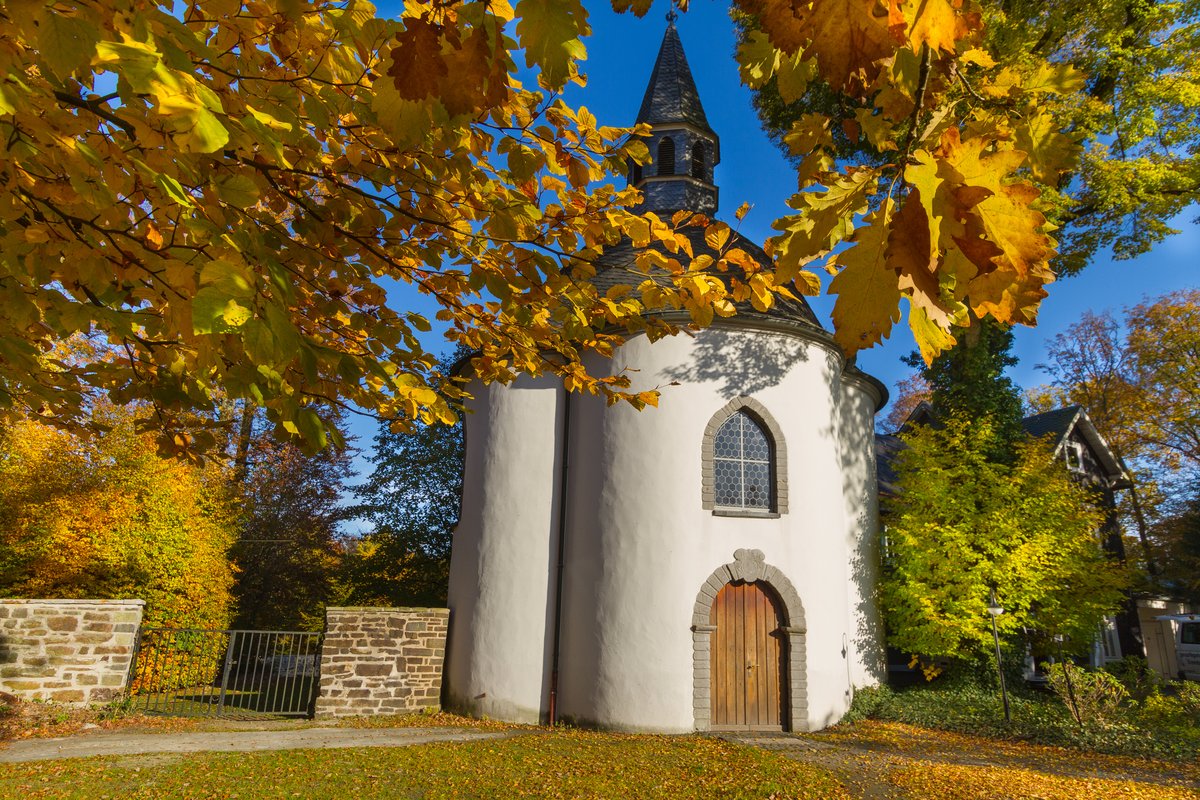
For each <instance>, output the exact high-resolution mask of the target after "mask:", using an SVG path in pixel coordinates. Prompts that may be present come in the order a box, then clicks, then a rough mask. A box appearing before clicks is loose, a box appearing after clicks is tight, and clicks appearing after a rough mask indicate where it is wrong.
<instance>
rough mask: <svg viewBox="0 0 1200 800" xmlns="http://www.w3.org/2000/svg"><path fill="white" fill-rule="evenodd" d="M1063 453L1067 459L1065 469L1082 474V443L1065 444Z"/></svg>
mask: <svg viewBox="0 0 1200 800" xmlns="http://www.w3.org/2000/svg"><path fill="white" fill-rule="evenodd" d="M1065 451H1066V457H1067V469H1069V470H1070V471H1071V472H1083V471H1084V463H1083V443H1082V442H1067V446H1066V448H1065Z"/></svg>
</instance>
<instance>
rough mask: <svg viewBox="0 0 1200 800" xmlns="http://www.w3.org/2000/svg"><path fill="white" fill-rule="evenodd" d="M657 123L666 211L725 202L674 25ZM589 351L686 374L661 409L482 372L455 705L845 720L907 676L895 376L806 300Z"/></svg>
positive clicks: (646, 373)
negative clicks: (881, 375) (894, 648)
mask: <svg viewBox="0 0 1200 800" xmlns="http://www.w3.org/2000/svg"><path fill="white" fill-rule="evenodd" d="M637 121H638V122H644V123H648V124H649V125H650V126H651V129H652V131H653V133H652V136H651V138H650V139H649V140H648V142H647V144H648V145H649V147H650V152H651V154H652V155H653V156H654V161H653V163H651V164H649V165H646V166H645V167H633V168H631V170H630V174H629V179H630V181H631V182H632V183H634V184H635V185H636V186H637V187H638V188H640V189H641V190H642V192H643V193H644V197H645V202H644V207H645V208H646V209H649V210H652V211H655V212H657V213H659V214H660V215H665V216H668V217H669V216H670V215H671V214H672V213H673V212H675V211H678V210H683V209H687V210H693V211H699V212H704V213H706V214H710V215H712V214H715V213H716V211H717V199H718V192H717V187H716V185H715V184H714V183H713V168H714V166H715V165H716V164H717V163H718V162H719V161H720V158H721V150H720V140H719V138H718V136H717V134H716V133H715V132H714V131H713V130H712V128H711V127H710V126H709V123H708V120H707V118H706V116H705V113H704V108H703V107H702V105H701V103H700V97H699V93H698V92H697V89H696V85H695V82H694V80H693V78H692V74H691V70H690V69H689V67H688V63H687V59H686V58H685V56H684V51H683V45H682V43H681V41H680V38H679V34H678V32H677V30H676V29H675V26H674V24H673V23H672V24H670V25H669V26H668V28H667V30H666V34H665V35H664V37H663V41H662V46H661V48H660V50H659V53H658V59H657V62H656V63H655V65H654V70H653V72H652V74H651V76H650V83H649V86H648V87H647V88H646V93H645V98H644V99H643V101H642V105H641V109H640V111H639V113H638V117H637ZM695 230H696V235H695V239H696V241H695V242H694V245H695V251H696V253H697V254H699V253H701V252H704V251H705V250H706V249H707V248H706V246H705V244H704V240H703V235H702V233H703V232H702V231H701V230H700V229H698V228H697V229H695ZM735 236H736V234H735ZM739 238H740V237H739ZM736 245H737V246H738V247H741V248H742V249H744V250H745V251H746V252H748V253H751V254H752V255H753V256H754V257H756V258H758V259H761V260H762V261H763V262H764V263H765V262H766V261H767V260H768V257H767V256H766V255H765V254H764V253H763V252H762V250H761V249H760V248H758V247H757V246H755V245H754V244H753V243H752V242H750V241H749V240H746V239H741V240H740V241H737V242H736ZM631 269H633V251H632V249H631V248H630V246H629V245H628V244H626V245H624V246H622V247H617V248H613V249H610V250H609V251H607V252H606V253H605V255H604V257H603V259H602V262H601V267H600V271H599V275H598V277H597V281H598V282H599V283H600V284H601V285H605V284H606V283H607V284H608V285H612V284H617V283H630V282H632V283H634V284H635V285H636V284H637V283H638V282H640V278H638V277H637V276H636V275H633V274H631V273H630V272H629V270H631ZM588 367H589V369H591V370H592V371H593V373H594V374H604V373H606V372H608V373H614V374H615V373H617V372H621V371H625V370H632V374H633V375H634V376H635V377H634V381H635V387H634V388H649V387H653V386H658V385H664V384H669V383H672V382H677V383H678V384H679V385H677V386H673V387H671V388H670V389H668V390H667V391H666V392H665V393H664V395H663V398H662V402H661V406H660V407H659V408H658V409H647V410H645V411H640V412H639V411H636V410H634V409H632V408H630V407H627V406H626V405H624V404H619V405H617V406H613V407H611V408H610V407H607V406H606V405H605V403H604V401H603V400H602V399H600V398H595V397H591V396H580V395H572V394H571V393H568V392H566V391H564V389H563V386H562V383H561V381H558V380H557V379H555V378H553V377H544V378H538V379H532V378H527V377H526V378H522V379H519V380H517V381H516V382H514V383H513V384H511V385H508V386H500V385H491V386H484V385H483V384H482V383H481V382H479V381H474V382H472V383H471V384H470V386H469V387H468V388H469V390H470V392H471V393H472V394H473V395H474V400H473V401H472V402H471V403H470V410H471V412H473V413H470V414H468V415H467V416H466V421H465V426H466V464H465V480H464V488H463V502H462V514H461V519H460V522H459V525H458V528H457V530H456V531H455V534H454V544H453V555H452V559H451V569H450V590H449V607H450V613H451V618H450V636H449V642H448V645H447V653H446V659H447V660H446V671H445V683H446V688H445V697H446V704H447V706H448V707H450V708H454V709H456V710H460V711H464V712H467V713H470V714H474V715H476V716H484V715H486V716H488V717H492V718H496V719H502V720H511V721H514V722H530V723H533V722H539V721H541V722H544V721H546V720H547V719H559V720H562V719H566V720H572V721H574V722H576V723H578V724H582V725H593V726H598V727H602V728H610V729H617V730H627V731H658V732H689V731H695V730H719V729H744V730H793V731H807V730H815V729H819V728H823V727H825V726H827V725H830V724H833V723H834V722H836V721H837V720H838V719H839V718H840V717H841V716H842V714H843V713H844V712H845V711H846V709H847V708H848V707H849V705H850V701H851V699H852V697H853V693H854V691H855V689H856V688H858V687H862V686H868V685H873V684H876V683H878V682H879V681H880V680H882V678H883V631H882V626H881V623H880V619H879V615H878V612H877V609H876V607H875V601H874V589H875V585H876V580H877V573H878V553H877V546H878V539H879V515H878V508H877V499H876V495H877V492H876V477H875V462H874V436H873V428H874V417H875V413H876V411H877V410H878V409H879V408H880V407H881V406H882V405H883V403H884V402H885V401H886V391H885V389H884V387H883V386H882V385H881V384H880V383H879V382H878V381H876V380H875V379H874V378H871V377H870V376H868V375H866V374H864V373H863V372H861V371H859V370H857V369H856V368H855V367H854V366H853V365H851V364H849V363H847V361H846V359H845V358H844V357H843V355H842V353H841V351H840V350H839V349H838V347H837V346H836V345H835V344H834V342H833V339H832V337H831V335H830V334H829V333H828V332H827V331H826V330H824V329H823V328H822V326H821V324H820V322H819V321H818V320H817V318H816V317H815V316H814V314H813V312H812V310H811V309H810V308H809V307H808V305H807V304H806V303H804V302H803V300H801V301H800V302H798V303H792V302H785V303H782V304H780V305H777V306H776V307H775V308H773V309H772V310H771V311H770V312H769V313H766V314H762V313H757V312H755V311H753V309H750V308H749V307H748V306H747V308H745V309H741V308H739V312H738V314H737V315H736V316H735V317H732V318H728V319H720V318H718V319H717V320H716V321H715V322H714V323H713V325H712V326H711V327H710V328H708V329H706V330H704V331H702V332H701V333H699V334H698V335H696V336H695V337H690V336H684V335H679V336H675V337H668V338H666V339H663V340H660V341H657V342H654V343H651V342H649V341H647V339H646V337H644V336H634V337H632V338H630V339H629V340H628V341H627V342H626V343H625V344H624V345H623V346H622V347H621V348H620V349H619V350H618V351H617V352H616V354H615V355H614V357H613V358H612V359H611V360H603V359H596V360H595V362H594V363H589V364H588Z"/></svg>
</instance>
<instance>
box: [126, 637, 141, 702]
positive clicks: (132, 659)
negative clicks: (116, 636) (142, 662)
mask: <svg viewBox="0 0 1200 800" xmlns="http://www.w3.org/2000/svg"><path fill="white" fill-rule="evenodd" d="M141 649H142V626H140V625H139V626H138V629H137V631H136V632H135V633H134V634H133V651H132V652H131V653H130V655H129V674H128V675H127V676H126V681H125V696H124V697H123V698H122V699H123V700H126V701H132V700H133V685H134V682H135V681H137V668H138V655H139V654H140V653H141ZM129 705H133V703H132V702H130V703H129Z"/></svg>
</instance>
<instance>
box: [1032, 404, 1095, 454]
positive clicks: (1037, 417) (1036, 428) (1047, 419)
mask: <svg viewBox="0 0 1200 800" xmlns="http://www.w3.org/2000/svg"><path fill="white" fill-rule="evenodd" d="M1080 411H1083V406H1078V405H1075V406H1066V407H1065V408H1056V409H1054V410H1053V411H1044V412H1042V413H1041V414H1034V415H1033V416H1031V417H1026V418H1025V419H1023V420H1021V427H1022V428H1024V429H1025V432H1026V433H1028V434H1029V435H1030V436H1033V437H1035V438H1039V439H1040V438H1041V437H1043V436H1051V437H1053V439H1052V441H1053V443H1054V444H1055V445H1057V444H1058V443H1059V442H1061V441H1062V440H1063V438H1064V437H1066V436H1067V434H1069V433H1070V432H1071V428H1073V427H1074V426H1075V420H1076V419H1077V418H1078V417H1079V412H1080Z"/></svg>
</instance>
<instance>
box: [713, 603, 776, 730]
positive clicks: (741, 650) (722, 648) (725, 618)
mask: <svg viewBox="0 0 1200 800" xmlns="http://www.w3.org/2000/svg"><path fill="white" fill-rule="evenodd" d="M709 624H711V625H714V626H716V629H715V630H714V631H713V633H712V641H711V644H710V647H711V656H710V657H711V672H710V673H709V674H710V675H711V683H710V694H709V697H710V698H711V700H710V702H711V703H712V708H711V714H712V716H711V720H712V722H711V725H712V727H713V728H725V729H729V728H735V729H743V730H781V729H782V728H783V727H784V724H783V723H784V720H785V719H787V716H786V713H785V703H786V697H787V692H786V685H787V684H786V683H785V682H784V680H783V676H784V675H786V674H787V664H786V648H785V647H784V643H785V638H784V633H783V631H782V630H781V629H780V628H781V626H782V625H783V617H782V615H781V614H780V613H779V602H778V601H777V600H776V599H775V596H774V593H773V592H772V591H771V589H770V588H768V587H767V586H766V585H765V584H763V583H760V582H754V583H746V582H745V581H735V582H733V583H727V584H725V586H724V587H723V588H722V589H721V591H720V592H719V593H718V594H717V599H716V600H714V601H713V606H712V612H711V616H710V619H709Z"/></svg>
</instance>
